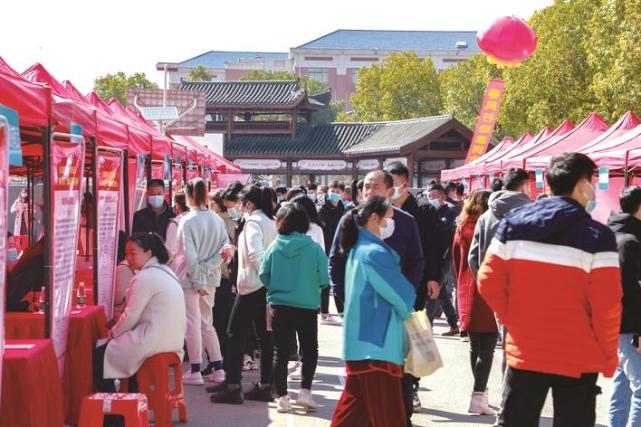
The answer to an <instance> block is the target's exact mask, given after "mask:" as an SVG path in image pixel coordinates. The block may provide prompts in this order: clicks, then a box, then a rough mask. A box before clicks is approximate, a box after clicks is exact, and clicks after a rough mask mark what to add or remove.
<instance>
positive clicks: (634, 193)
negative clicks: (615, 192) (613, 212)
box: [619, 185, 641, 215]
mask: <svg viewBox="0 0 641 427" xmlns="http://www.w3.org/2000/svg"><path fill="white" fill-rule="evenodd" d="M619 204H620V205H621V211H622V212H623V213H627V214H630V215H634V214H635V213H637V211H638V210H639V206H641V186H639V185H634V186H632V187H628V188H624V189H623V190H622V191H621V196H620V197H619Z"/></svg>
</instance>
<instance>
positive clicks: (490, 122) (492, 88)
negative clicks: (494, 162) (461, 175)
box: [465, 80, 505, 163]
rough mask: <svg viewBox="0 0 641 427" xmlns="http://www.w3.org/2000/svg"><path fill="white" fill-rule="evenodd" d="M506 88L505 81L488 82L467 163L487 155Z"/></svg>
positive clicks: (466, 159)
mask: <svg viewBox="0 0 641 427" xmlns="http://www.w3.org/2000/svg"><path fill="white" fill-rule="evenodd" d="M504 88H505V82H503V80H490V81H488V82H487V87H486V88H485V94H484V95H483V102H482V104H481V110H480V112H479V118H478V120H477V121H476V127H475V128H474V136H473V137H472V142H471V143H470V149H469V150H468V152H467V157H466V158H465V163H470V162H473V161H474V160H476V159H478V158H479V157H481V156H482V155H483V154H485V151H486V150H487V146H488V145H489V144H490V141H491V140H492V133H494V126H495V125H496V119H497V117H498V115H499V109H500V107H501V102H502V101H503V90H504Z"/></svg>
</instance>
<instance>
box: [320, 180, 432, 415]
mask: <svg viewBox="0 0 641 427" xmlns="http://www.w3.org/2000/svg"><path fill="white" fill-rule="evenodd" d="M393 194H394V178H393V177H392V175H391V174H389V173H387V172H385V171H383V170H380V169H377V170H374V171H371V172H369V173H368V174H367V175H366V176H365V179H364V180H363V197H364V199H363V202H362V203H364V202H366V201H367V199H368V198H370V197H373V196H379V197H386V198H389V197H390V196H392V195H393ZM360 206H361V204H359V208H360ZM344 218H345V217H343V219H341V223H340V224H339V225H338V228H337V230H336V234H335V235H334V240H333V241H332V246H331V248H330V254H329V275H330V279H331V281H332V283H331V285H332V288H333V290H334V295H335V298H340V299H341V300H344V292H345V266H346V264H347V258H346V256H345V255H344V254H343V253H342V252H341V250H340V235H341V233H342V229H343V222H344ZM381 233H382V238H383V240H385V243H386V244H388V245H389V246H390V247H391V248H392V249H394V250H395V251H396V253H398V255H399V260H400V267H401V272H402V273H403V275H404V276H405V278H406V279H407V280H408V281H409V283H411V284H412V286H413V287H414V289H415V290H418V289H420V287H421V286H425V283H424V282H423V281H422V279H423V270H424V267H425V261H424V258H423V248H422V246H421V240H420V235H419V229H418V226H417V224H416V220H415V219H414V217H413V216H412V215H410V214H408V213H407V212H404V211H403V210H402V209H400V208H398V207H395V206H392V217H391V218H389V220H387V221H385V227H384V228H383V230H382V232H381ZM408 378H410V380H408V379H405V380H404V381H403V397H404V398H405V408H406V417H405V419H406V423H407V426H411V425H412V423H411V420H410V418H411V416H412V414H413V411H414V409H413V408H414V406H413V390H412V381H411V377H408Z"/></svg>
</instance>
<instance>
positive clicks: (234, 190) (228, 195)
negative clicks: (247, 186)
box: [223, 181, 244, 202]
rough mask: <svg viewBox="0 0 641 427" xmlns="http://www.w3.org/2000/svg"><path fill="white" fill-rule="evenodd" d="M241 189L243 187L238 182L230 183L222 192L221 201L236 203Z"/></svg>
mask: <svg viewBox="0 0 641 427" xmlns="http://www.w3.org/2000/svg"><path fill="white" fill-rule="evenodd" d="M243 188H244V186H243V184H241V183H240V181H234V182H232V183H230V184H229V185H228V186H227V188H226V189H225V191H224V192H223V199H224V200H229V201H231V202H237V201H238V195H239V194H240V192H241V191H243Z"/></svg>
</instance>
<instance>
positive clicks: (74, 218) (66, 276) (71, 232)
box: [50, 135, 85, 375]
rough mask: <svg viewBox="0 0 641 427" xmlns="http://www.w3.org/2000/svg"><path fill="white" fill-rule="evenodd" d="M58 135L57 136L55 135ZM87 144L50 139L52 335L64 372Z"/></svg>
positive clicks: (81, 139) (79, 140) (74, 139)
mask: <svg viewBox="0 0 641 427" xmlns="http://www.w3.org/2000/svg"><path fill="white" fill-rule="evenodd" d="M54 136H55V135H54ZM84 159H85V144H84V139H83V138H82V137H77V136H76V137H73V138H72V141H71V142H67V141H59V140H56V139H55V138H53V137H52V139H51V159H50V161H51V190H52V192H51V210H52V212H51V216H52V230H51V248H50V250H51V252H50V253H51V254H52V258H51V259H52V261H53V262H52V264H53V272H52V276H53V277H52V278H51V283H52V285H53V292H52V293H50V295H52V300H51V301H52V304H50V307H51V310H50V313H51V338H52V339H53V345H54V349H55V351H56V356H57V357H58V366H59V368H60V374H61V375H62V368H63V367H64V363H63V361H64V355H65V352H66V351H67V337H68V335H69V313H70V311H71V292H72V290H73V283H74V277H75V270H76V251H77V248H78V228H79V226H80V197H81V194H80V192H81V188H82V187H81V186H82V176H83V170H84Z"/></svg>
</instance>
